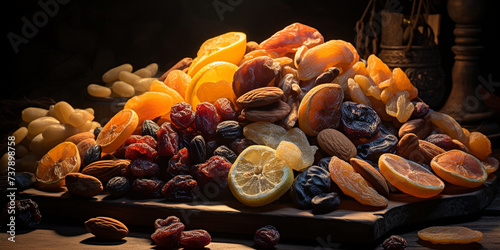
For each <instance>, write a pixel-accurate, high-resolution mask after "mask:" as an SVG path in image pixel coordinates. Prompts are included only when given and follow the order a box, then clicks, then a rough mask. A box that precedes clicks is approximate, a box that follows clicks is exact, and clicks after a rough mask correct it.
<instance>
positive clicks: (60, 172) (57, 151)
mask: <svg viewBox="0 0 500 250" xmlns="http://www.w3.org/2000/svg"><path fill="white" fill-rule="evenodd" d="M79 169H80V154H79V153H78V148H77V147H76V145H75V144H74V143H72V142H61V143H59V144H58V145H57V146H55V147H53V148H52V149H51V150H49V152H47V153H46V154H45V155H44V156H43V157H42V158H41V159H40V161H38V167H37V170H36V174H35V176H36V179H37V180H38V181H39V182H40V183H43V184H53V183H57V184H59V185H60V186H62V185H64V177H65V176H66V175H67V174H69V173H72V172H78V170H79Z"/></svg>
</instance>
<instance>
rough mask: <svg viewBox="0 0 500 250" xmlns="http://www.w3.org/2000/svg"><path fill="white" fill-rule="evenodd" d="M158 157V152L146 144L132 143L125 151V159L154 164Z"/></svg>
mask: <svg viewBox="0 0 500 250" xmlns="http://www.w3.org/2000/svg"><path fill="white" fill-rule="evenodd" d="M157 157H158V152H157V151H156V150H155V149H154V148H152V147H151V146H149V145H148V144H146V143H143V142H140V143H132V144H130V145H128V146H127V149H126V150H125V159H129V160H132V161H133V160H136V159H145V160H148V161H152V162H154V161H155V160H156V158H157Z"/></svg>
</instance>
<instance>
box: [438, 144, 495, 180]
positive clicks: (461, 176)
mask: <svg viewBox="0 0 500 250" xmlns="http://www.w3.org/2000/svg"><path fill="white" fill-rule="evenodd" d="M431 167H432V170H434V172H435V173H436V174H437V175H438V176H439V177H441V178H442V179H443V180H445V181H447V182H449V183H451V184H454V185H457V186H463V187H471V188H472V187H478V186H481V184H483V183H484V182H485V181H486V179H487V178H488V173H487V172H486V170H485V169H484V167H483V165H482V164H481V162H479V160H478V159H477V158H476V157H474V156H472V155H471V154H468V153H465V152H464V151H461V150H457V149H453V150H450V151H447V152H444V153H442V154H439V155H436V156H435V157H434V158H432V161H431Z"/></svg>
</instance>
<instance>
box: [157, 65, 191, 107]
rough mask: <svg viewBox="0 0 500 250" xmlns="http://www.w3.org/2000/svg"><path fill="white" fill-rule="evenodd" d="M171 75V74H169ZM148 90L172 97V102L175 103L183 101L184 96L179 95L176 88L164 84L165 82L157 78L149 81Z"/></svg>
mask: <svg viewBox="0 0 500 250" xmlns="http://www.w3.org/2000/svg"><path fill="white" fill-rule="evenodd" d="M183 73H184V72H183ZM169 75H171V74H169ZM167 79H168V77H167ZM149 91H150V92H160V93H165V94H167V95H169V96H170V97H172V104H177V103H179V102H184V96H181V95H180V93H179V92H177V90H175V89H173V88H170V87H169V86H167V85H165V83H163V82H160V81H158V80H154V81H153V82H152V83H151V86H149Z"/></svg>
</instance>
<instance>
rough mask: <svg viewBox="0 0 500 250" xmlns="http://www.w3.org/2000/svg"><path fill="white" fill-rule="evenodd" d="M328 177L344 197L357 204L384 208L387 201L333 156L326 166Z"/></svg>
mask: <svg viewBox="0 0 500 250" xmlns="http://www.w3.org/2000/svg"><path fill="white" fill-rule="evenodd" d="M328 169H329V170H330V177H331V178H332V180H333V181H334V182H335V183H336V184H337V185H338V186H339V188H340V189H341V190H342V192H344V193H345V194H346V195H349V196H351V197H352V198H354V199H355V200H357V201H358V202H359V203H361V204H364V205H369V206H374V207H386V206H387V205H388V204H389V201H388V200H387V198H385V197H384V196H382V195H380V194H379V193H378V192H377V191H376V190H375V189H374V188H373V187H372V186H371V185H370V184H369V183H368V182H367V181H366V180H365V179H364V178H363V177H362V176H361V175H360V174H358V173H357V172H356V171H355V170H354V168H353V167H352V166H351V165H350V164H349V163H347V162H345V161H344V160H342V159H340V158H338V157H336V156H333V157H332V159H331V160H330V164H328Z"/></svg>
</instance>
